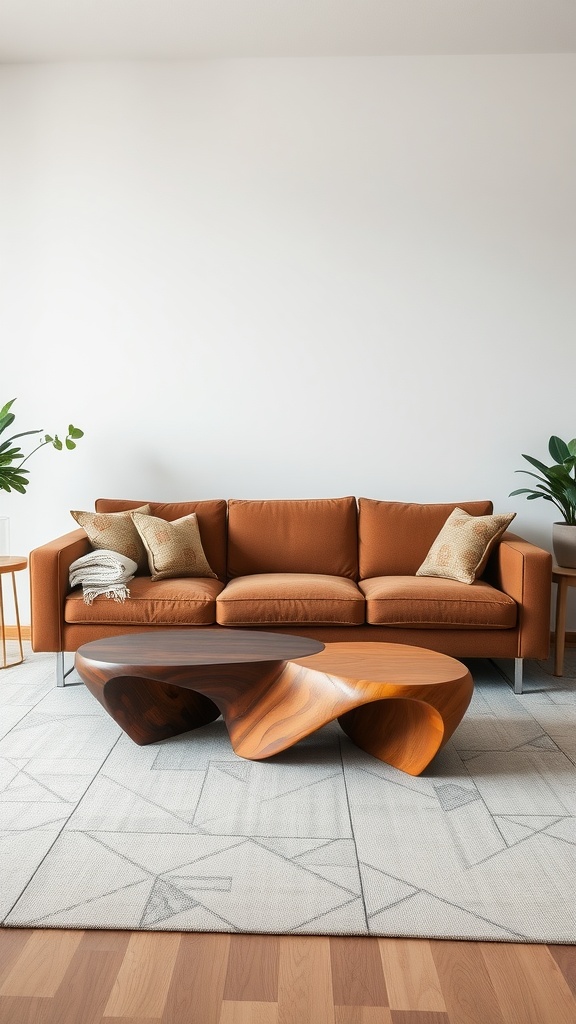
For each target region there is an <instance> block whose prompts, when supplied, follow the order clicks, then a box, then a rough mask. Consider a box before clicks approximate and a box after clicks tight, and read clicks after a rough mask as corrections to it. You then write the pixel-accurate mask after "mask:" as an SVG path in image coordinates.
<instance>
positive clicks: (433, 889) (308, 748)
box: [0, 650, 576, 943]
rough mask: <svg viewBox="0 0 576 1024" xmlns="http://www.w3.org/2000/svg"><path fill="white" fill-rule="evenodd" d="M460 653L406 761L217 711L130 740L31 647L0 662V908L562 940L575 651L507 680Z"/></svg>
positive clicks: (573, 846) (109, 917)
mask: <svg viewBox="0 0 576 1024" xmlns="http://www.w3.org/2000/svg"><path fill="white" fill-rule="evenodd" d="M467 664H468V666H469V668H470V670H471V672H472V675H473V677H474V681H475V692H474V696H473V699H472V703H471V705H470V708H469V709H468V711H467V713H466V715H465V717H464V719H463V721H462V723H461V724H460V726H459V727H458V729H457V730H456V732H455V733H454V735H453V737H452V739H451V740H450V742H449V744H448V745H447V746H446V748H445V749H444V750H443V751H441V752H440V754H438V755H437V757H436V758H435V759H434V761H433V762H432V764H431V765H430V766H429V767H428V768H427V769H426V771H425V772H424V774H423V775H421V776H420V777H418V778H412V777H411V776H408V775H405V774H403V773H402V772H400V771H397V770H396V769H394V768H390V767H388V766H387V765H385V764H383V763H381V762H380V761H378V760H376V759H375V758H373V757H371V756H370V755H369V754H365V753H364V752H363V751H361V750H359V749H358V748H357V747H355V746H354V745H353V743H352V742H351V741H350V740H349V739H348V738H347V737H346V736H345V735H344V734H343V733H342V731H341V730H340V728H339V726H338V725H337V723H331V724H330V725H328V726H326V727H325V728H323V729H322V730H320V731H319V732H317V733H316V734H314V735H313V736H311V737H309V738H308V739H307V740H304V741H302V742H301V743H299V744H298V745H297V746H296V747H293V748H292V749H291V750H288V751H286V752H285V753H283V754H281V755H277V756H275V757H273V758H270V759H269V760H268V761H264V762H262V761H260V762H255V761H247V760H244V759H242V758H240V757H237V756H236V755H235V754H234V753H233V751H232V749H231V747H230V742H229V739H228V734H227V732H226V729H225V727H224V724H223V722H222V720H221V719H220V720H218V721H216V722H213V723H211V724H210V725H208V726H204V727H203V728H201V729H198V730H195V731H194V732H190V733H187V734H186V735H183V736H179V737H175V738H172V739H168V740H164V741H162V742H160V743H155V744H151V745H149V746H146V747H138V746H136V745H135V744H134V743H133V742H132V741H131V740H130V739H129V738H128V737H127V736H126V735H125V734H124V733H123V732H122V731H121V730H120V729H119V727H118V726H117V725H116V724H115V723H114V722H113V721H112V719H110V718H109V717H108V715H107V714H106V712H105V711H104V710H103V709H102V707H101V706H100V704H99V703H98V702H97V701H96V700H95V699H94V698H93V697H92V696H91V695H90V693H88V691H87V690H86V689H85V687H84V686H83V685H82V684H80V685H77V686H68V685H67V686H66V687H65V688H64V689H57V688H56V686H55V679H54V671H55V659H54V656H53V655H45V654H32V653H31V652H30V651H29V650H28V651H27V652H26V661H25V662H24V664H22V665H20V666H17V667H15V668H11V669H8V670H6V671H4V672H2V673H1V676H0V822H1V836H0V923H1V924H2V925H3V926H4V927H35V928H54V927H62V928H82V929H86V928H87V929H92V928H93V929H131V930H139V929H142V930H154V931H156V930H169V931H194V932H206V931H207V932H249V933H275V934H278V933H283V934H286V933H293V934H316V935H380V936H405V937H425V938H455V939H475V940H478V939H482V940H496V941H501V942H502V941H503V942H506V941H509V942H542V943H574V942H576V897H575V892H576V886H575V879H576V830H575V818H574V814H575V797H576V786H575V767H574V766H575V763H576V729H575V728H574V726H575V724H576V678H575V677H576V652H574V651H568V652H567V657H566V672H567V674H566V675H565V676H564V677H563V678H562V679H556V678H554V677H553V676H552V670H551V663H550V662H546V663H538V662H528V663H527V664H526V665H525V684H524V689H525V692H524V694H522V695H521V696H516V695H515V694H514V693H513V691H512V689H511V686H510V685H509V683H508V682H507V681H506V680H505V678H504V677H503V676H502V674H501V673H500V671H499V670H498V668H497V667H496V666H494V665H493V664H492V663H491V662H489V661H484V660H477V661H473V660H470V661H467ZM74 679H78V677H77V676H75V675H72V676H69V677H68V682H72V681H74Z"/></svg>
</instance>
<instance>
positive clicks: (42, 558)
mask: <svg viewBox="0 0 576 1024" xmlns="http://www.w3.org/2000/svg"><path fill="white" fill-rule="evenodd" d="M90 550H91V544H90V541H89V540H88V537H87V536H86V533H85V531H84V530H82V529H78V530H72V531H71V533H66V534H64V536H63V537H57V538H56V540H51V541H49V543H48V544H43V545H42V546H41V547H39V548H35V549H34V550H33V551H31V552H30V563H29V564H30V614H31V625H32V650H33V651H62V650H63V649H64V648H63V646H62V644H63V641H62V633H63V630H62V627H63V623H64V602H65V600H66V595H67V594H68V592H69V590H70V584H69V580H68V572H69V569H70V566H71V565H72V562H74V561H75V560H76V559H77V558H80V556H81V555H86V554H87V553H88V551H90Z"/></svg>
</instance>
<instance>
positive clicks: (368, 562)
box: [358, 498, 492, 580]
mask: <svg viewBox="0 0 576 1024" xmlns="http://www.w3.org/2000/svg"><path fill="white" fill-rule="evenodd" d="M455 508H463V509H464V511H465V512H468V513H469V515H471V516H487V515H490V514H491V513H492V502H491V501H455V502H450V503H449V504H438V505H428V504H424V505H420V504H417V503H415V502H411V503H405V502H402V501H376V500H375V499H373V498H359V500H358V509H359V512H358V550H359V571H360V579H362V580H367V579H372V578H373V577H374V576H414V575H415V573H416V570H417V569H418V568H419V567H420V566H421V565H422V562H423V561H424V559H425V558H426V555H427V554H428V551H429V550H430V547H431V546H432V543H433V542H434V541H435V539H436V537H437V536H438V534H439V533H440V530H441V529H442V527H443V526H444V523H445V522H446V520H447V519H448V516H449V515H450V513H451V512H453V511H454V509H455Z"/></svg>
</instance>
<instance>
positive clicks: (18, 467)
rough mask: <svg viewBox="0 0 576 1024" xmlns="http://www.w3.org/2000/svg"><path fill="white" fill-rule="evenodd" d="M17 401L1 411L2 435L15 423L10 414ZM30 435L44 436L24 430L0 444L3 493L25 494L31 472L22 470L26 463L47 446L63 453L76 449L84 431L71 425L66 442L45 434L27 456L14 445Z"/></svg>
mask: <svg viewBox="0 0 576 1024" xmlns="http://www.w3.org/2000/svg"><path fill="white" fill-rule="evenodd" d="M15 401H16V399H15V398H13V399H12V400H11V401H10V402H7V403H6V405H5V406H3V407H2V409H0V434H3V433H4V431H5V430H7V429H8V427H10V426H11V425H12V423H13V422H14V418H15V417H14V413H13V412H10V409H11V407H12V406H13V404H14V402H15ZM29 434H42V431H41V430H24V431H22V432H21V433H19V434H13V435H12V437H9V438H7V440H5V441H4V442H2V443H1V444H0V490H2V491H19V492H20V494H25V493H26V488H27V487H28V484H29V483H30V481H29V479H28V476H29V470H28V469H23V468H22V467H23V466H24V463H25V462H28V459H30V458H31V457H32V455H34V453H35V452H37V451H38V450H39V449H40V448H44V446H45V445H47V444H50V445H52V447H53V448H55V449H56V451H62V449H63V448H68V449H73V448H75V447H76V441H77V440H78V438H80V437H83V435H84V431H83V430H80V429H79V428H78V427H75V426H74V425H73V424H72V423H71V424H70V426H69V427H68V433H67V435H66V437H65V438H64V441H61V440H60V438H59V437H58V434H54V436H52V434H44V435H43V437H42V440H41V441H40V444H37V445H36V447H35V448H33V449H32V451H31V452H29V453H28V455H25V454H24V452H23V451H22V449H21V448H20V446H19V445H15V444H14V441H17V440H18V438H20V437H27V436H28V435H29Z"/></svg>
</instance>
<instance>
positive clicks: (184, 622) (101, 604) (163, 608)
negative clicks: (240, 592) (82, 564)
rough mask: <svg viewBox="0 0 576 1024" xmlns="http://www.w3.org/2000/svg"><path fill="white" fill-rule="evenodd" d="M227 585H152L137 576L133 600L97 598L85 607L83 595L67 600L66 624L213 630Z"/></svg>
mask: <svg viewBox="0 0 576 1024" xmlns="http://www.w3.org/2000/svg"><path fill="white" fill-rule="evenodd" d="M223 586H224V584H223V583H221V582H220V581H219V580H209V579H197V578H189V579H178V580H158V581H156V582H153V581H152V580H151V579H150V577H149V576H136V577H135V578H134V579H133V580H131V581H130V583H129V584H128V589H129V591H130V597H129V598H127V599H126V601H124V602H123V603H122V602H119V601H112V600H110V599H109V598H107V597H97V598H96V599H95V601H94V603H93V604H91V605H88V604H85V603H84V601H83V599H82V591H81V590H77V591H74V592H73V593H71V594H69V595H68V597H67V598H66V604H65V608H64V618H65V621H66V622H71V623H72V622H76V623H83V622H86V623H88V622H98V623H103V624H106V625H112V624H122V625H126V626H150V625H156V626H210V625H212V624H213V623H215V622H216V597H217V595H218V594H219V593H220V591H221V590H222V588H223Z"/></svg>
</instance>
